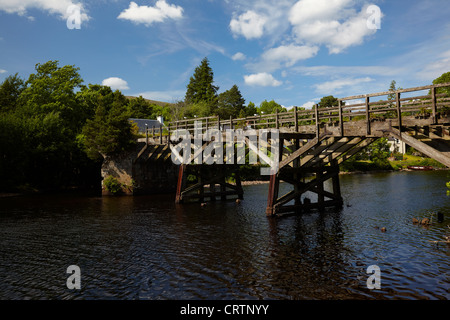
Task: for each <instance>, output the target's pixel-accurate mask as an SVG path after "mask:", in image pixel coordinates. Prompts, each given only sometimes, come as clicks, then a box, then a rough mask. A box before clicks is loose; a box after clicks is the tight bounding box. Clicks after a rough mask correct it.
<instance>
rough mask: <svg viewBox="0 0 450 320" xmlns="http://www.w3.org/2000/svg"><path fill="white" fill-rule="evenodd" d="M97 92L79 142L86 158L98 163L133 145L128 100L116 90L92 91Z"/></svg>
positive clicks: (99, 88)
mask: <svg viewBox="0 0 450 320" xmlns="http://www.w3.org/2000/svg"><path fill="white" fill-rule="evenodd" d="M92 90H94V91H95V92H97V98H96V100H97V101H96V104H97V106H96V110H95V114H94V117H93V119H87V121H86V124H85V125H84V127H83V131H82V135H83V136H82V139H81V140H82V141H83V144H84V148H85V151H86V153H87V155H88V156H89V158H91V159H93V160H97V159H100V158H101V157H105V156H106V155H110V154H114V153H119V152H122V151H126V150H129V149H130V148H132V147H133V146H134V145H135V143H136V136H135V135H134V133H133V130H132V124H131V123H130V121H129V120H128V119H129V118H130V114H129V113H128V110H129V109H128V108H127V104H128V100H127V99H126V97H125V96H124V95H123V94H122V93H121V92H120V91H118V90H116V91H115V92H112V90H111V89H110V88H107V89H105V88H101V87H99V86H94V87H92Z"/></svg>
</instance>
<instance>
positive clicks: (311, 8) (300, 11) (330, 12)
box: [289, 0, 377, 54]
mask: <svg viewBox="0 0 450 320" xmlns="http://www.w3.org/2000/svg"><path fill="white" fill-rule="evenodd" d="M355 3H356V1H354V0H333V1H330V0H300V1H298V2H297V3H296V4H295V5H294V6H293V7H292V9H291V11H290V15H289V21H290V22H291V24H292V26H293V33H294V36H295V38H296V40H297V41H298V42H299V43H311V44H316V45H325V46H327V48H328V50H329V52H330V53H331V54H337V53H340V52H342V51H343V50H344V49H346V48H348V47H351V46H355V45H359V44H362V43H363V42H364V39H365V38H366V37H368V36H370V35H373V34H375V33H376V31H377V30H376V29H369V28H368V27H367V20H368V18H369V16H370V14H369V13H367V6H365V7H363V8H362V10H361V11H360V12H357V11H356V10H355V9H354V6H355Z"/></svg>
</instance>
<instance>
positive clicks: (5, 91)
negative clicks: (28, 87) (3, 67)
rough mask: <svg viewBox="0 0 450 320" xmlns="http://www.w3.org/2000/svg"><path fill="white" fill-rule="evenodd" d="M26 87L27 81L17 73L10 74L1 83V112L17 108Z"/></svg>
mask: <svg viewBox="0 0 450 320" xmlns="http://www.w3.org/2000/svg"><path fill="white" fill-rule="evenodd" d="M24 89H25V81H24V80H23V79H22V78H20V77H19V75H18V74H17V73H16V74H15V75H13V76H12V75H11V76H8V77H7V78H6V79H5V80H4V81H3V82H2V84H1V85H0V112H8V111H13V110H15V109H16V107H17V105H18V99H19V96H20V94H21V93H22V91H23V90H24Z"/></svg>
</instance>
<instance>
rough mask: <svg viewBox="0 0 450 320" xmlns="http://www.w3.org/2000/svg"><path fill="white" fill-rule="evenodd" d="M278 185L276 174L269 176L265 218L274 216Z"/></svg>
mask: <svg viewBox="0 0 450 320" xmlns="http://www.w3.org/2000/svg"><path fill="white" fill-rule="evenodd" d="M279 184H280V180H279V179H278V177H277V175H276V174H273V175H271V176H270V183H269V195H268V198H267V208H266V215H267V216H273V215H275V208H274V205H275V202H276V200H277V198H278V187H279Z"/></svg>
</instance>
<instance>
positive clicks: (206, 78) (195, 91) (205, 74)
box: [185, 58, 219, 106]
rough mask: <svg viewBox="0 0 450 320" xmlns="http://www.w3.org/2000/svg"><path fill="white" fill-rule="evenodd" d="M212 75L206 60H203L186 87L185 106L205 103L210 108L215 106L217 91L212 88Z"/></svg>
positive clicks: (214, 87)
mask: <svg viewBox="0 0 450 320" xmlns="http://www.w3.org/2000/svg"><path fill="white" fill-rule="evenodd" d="M213 83H214V73H213V70H212V69H211V67H210V66H209V61H208V58H204V59H203V60H202V62H201V64H200V65H199V66H198V67H197V68H195V72H194V75H193V76H192V77H191V78H190V81H189V84H188V85H187V91H186V97H185V102H186V103H187V104H192V103H199V102H206V103H208V104H210V105H211V106H216V105H217V90H219V87H217V86H214V85H213Z"/></svg>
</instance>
